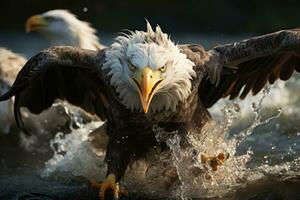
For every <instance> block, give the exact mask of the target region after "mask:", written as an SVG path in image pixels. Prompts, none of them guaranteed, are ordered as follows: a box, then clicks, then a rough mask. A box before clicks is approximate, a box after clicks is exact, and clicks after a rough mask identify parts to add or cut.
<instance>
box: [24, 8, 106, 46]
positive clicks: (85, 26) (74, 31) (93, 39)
mask: <svg viewBox="0 0 300 200" xmlns="http://www.w3.org/2000/svg"><path fill="white" fill-rule="evenodd" d="M25 27H26V32H34V31H36V32H39V33H41V34H42V35H44V36H45V37H46V38H47V39H48V40H49V42H50V45H51V46H55V45H67V46H75V47H81V48H83V49H91V50H97V49H101V48H103V47H104V45H102V44H101V43H100V42H99V38H98V36H97V35H96V30H95V29H94V28H93V27H92V26H91V25H90V24H89V23H88V22H84V21H81V20H79V19H77V17H76V16H75V15H74V14H72V13H71V12H70V11H68V10H61V9H56V10H49V11H47V12H44V13H42V14H38V15H33V16H31V17H30V18H28V19H27V21H26V24H25Z"/></svg>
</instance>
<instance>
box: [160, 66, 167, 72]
mask: <svg viewBox="0 0 300 200" xmlns="http://www.w3.org/2000/svg"><path fill="white" fill-rule="evenodd" d="M166 69H167V68H166V67H165V66H162V67H160V68H159V71H161V72H165V71H166Z"/></svg>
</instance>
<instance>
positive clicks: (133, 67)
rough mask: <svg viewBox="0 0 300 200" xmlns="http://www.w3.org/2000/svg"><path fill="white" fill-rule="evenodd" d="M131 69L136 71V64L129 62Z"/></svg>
mask: <svg viewBox="0 0 300 200" xmlns="http://www.w3.org/2000/svg"><path fill="white" fill-rule="evenodd" d="M129 69H130V70H131V71H134V70H136V66H134V65H133V64H132V63H131V64H129Z"/></svg>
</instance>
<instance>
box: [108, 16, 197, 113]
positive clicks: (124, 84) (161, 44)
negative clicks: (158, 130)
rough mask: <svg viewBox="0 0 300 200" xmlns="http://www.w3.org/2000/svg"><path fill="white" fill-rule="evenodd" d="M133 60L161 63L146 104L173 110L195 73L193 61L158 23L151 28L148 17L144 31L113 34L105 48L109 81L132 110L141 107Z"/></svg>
mask: <svg viewBox="0 0 300 200" xmlns="http://www.w3.org/2000/svg"><path fill="white" fill-rule="evenodd" d="M130 63H132V64H133V65H134V66H136V67H137V68H144V67H146V66H148V67H151V68H152V69H153V70H157V69H159V68H160V67H162V66H165V67H166V71H165V72H164V73H162V75H163V78H164V80H163V81H162V82H161V84H160V86H159V88H158V90H157V92H156V94H155V96H154V97H153V99H152V102H151V104H150V107H149V112H159V111H162V110H172V111H175V110H176V107H177V105H178V103H179V102H183V101H185V100H186V99H187V98H188V96H189V95H190V93H191V87H192V84H191V79H192V78H193V77H196V73H195V71H194V69H193V66H194V63H193V62H192V61H190V60H189V59H188V58H187V56H186V55H185V54H183V53H181V52H180V49H179V48H178V46H177V45H175V44H174V43H173V42H172V41H171V40H170V38H169V36H168V35H167V34H165V33H163V32H162V30H161V28H160V27H159V26H158V25H157V26H156V30H155V31H153V30H152V27H151V25H150V24H149V22H148V21H147V31H146V32H144V31H131V32H130V34H123V35H122V36H119V37H117V38H116V41H115V42H114V43H113V44H112V46H111V48H110V49H109V50H108V51H107V52H106V63H105V64H104V67H103V69H108V71H109V72H108V75H109V76H111V80H110V84H111V85H112V86H114V87H115V89H116V92H117V93H118V95H119V98H120V99H121V101H122V103H123V104H124V105H125V106H126V108H128V109H131V110H137V111H142V106H141V103H140V99H139V95H138V91H137V88H136V86H135V85H134V83H133V82H132V81H131V78H130V75H131V73H132V72H131V70H130V69H129V65H130Z"/></svg>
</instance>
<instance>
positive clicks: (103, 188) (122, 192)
mask: <svg viewBox="0 0 300 200" xmlns="http://www.w3.org/2000/svg"><path fill="white" fill-rule="evenodd" d="M90 185H91V187H93V188H97V189H99V197H100V199H101V200H105V195H106V193H107V192H108V191H112V195H113V197H114V199H115V200H118V199H119V198H120V196H128V192H127V191H126V189H125V188H123V187H120V186H119V184H118V183H117V182H116V177H115V175H113V174H110V175H108V176H107V177H106V179H105V180H104V181H103V182H102V183H97V182H96V181H91V183H90Z"/></svg>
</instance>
